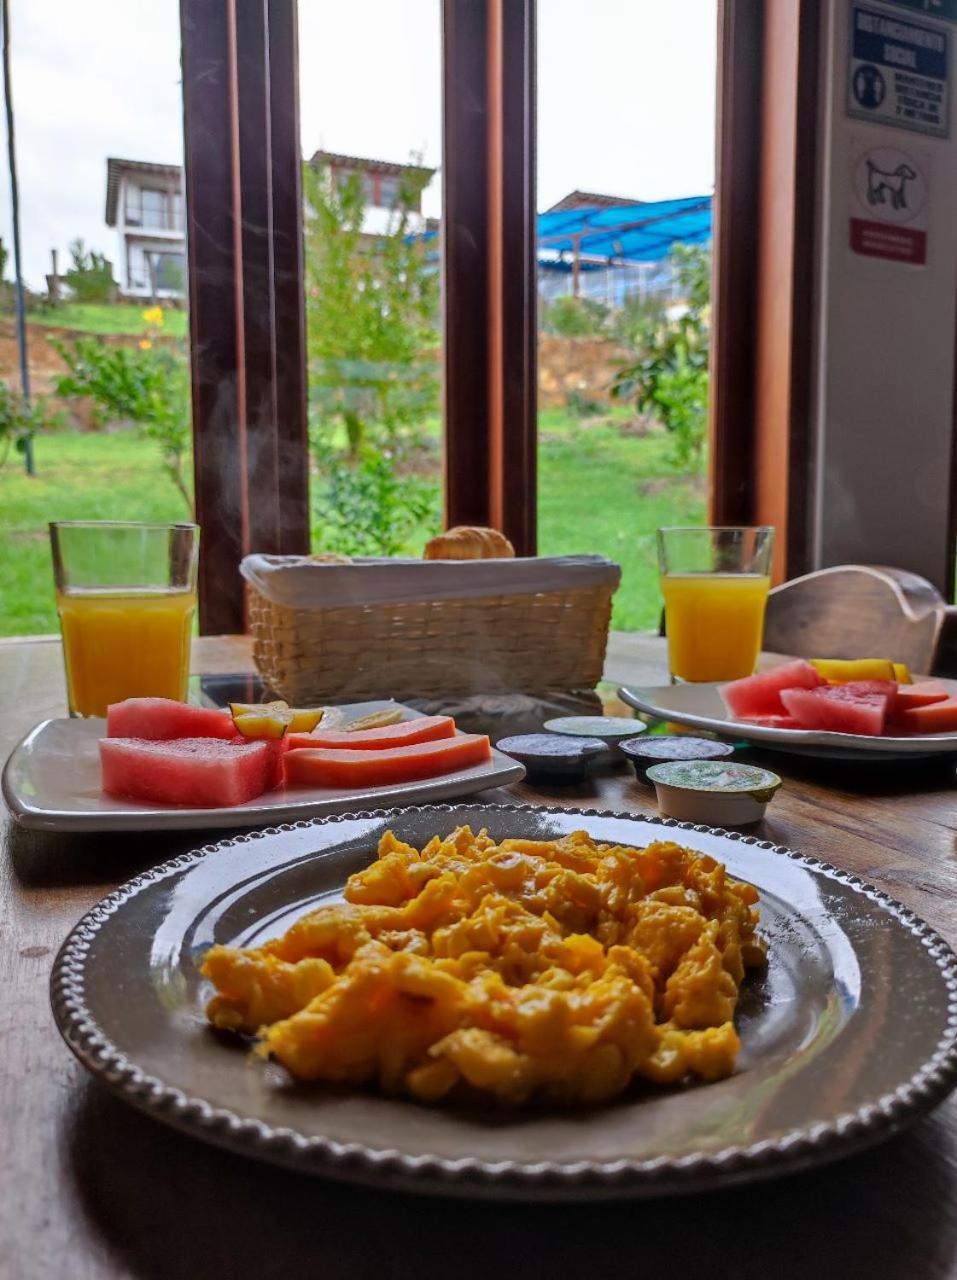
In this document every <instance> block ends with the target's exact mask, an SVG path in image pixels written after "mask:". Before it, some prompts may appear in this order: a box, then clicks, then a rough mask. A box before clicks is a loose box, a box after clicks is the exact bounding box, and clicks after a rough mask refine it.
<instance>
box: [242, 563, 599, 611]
mask: <svg viewBox="0 0 957 1280" xmlns="http://www.w3.org/2000/svg"><path fill="white" fill-rule="evenodd" d="M240 572H241V573H242V575H243V577H244V578H245V579H246V580H247V582H250V583H251V584H252V585H253V586H254V587H255V588H256V589H257V590H258V591H260V592H261V593H262V594H263V595H264V596H265V597H266V598H267V599H268V600H271V601H272V602H273V603H274V604H281V605H286V606H287V607H288V608H292V609H315V608H324V609H330V608H338V607H341V606H344V605H369V604H411V603H413V602H415V601H418V600H441V599H449V598H453V597H454V598H462V597H463V596H466V597H476V596H507V595H529V594H534V593H538V592H547V591H568V590H570V589H574V588H575V587H594V586H604V585H607V586H613V587H616V586H617V585H618V582H619V580H620V579H621V569H620V568H619V566H618V565H617V564H615V563H614V561H613V560H607V559H605V557H604V556H530V557H528V558H516V559H514V560H399V559H393V560H389V559H373V558H369V559H356V560H355V561H354V562H353V563H352V564H321V563H317V562H316V561H314V560H310V559H309V557H308V556H264V555H249V556H246V557H245V559H244V560H243V561H242V563H241V565H240Z"/></svg>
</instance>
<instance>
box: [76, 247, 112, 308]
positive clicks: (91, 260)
mask: <svg viewBox="0 0 957 1280" xmlns="http://www.w3.org/2000/svg"><path fill="white" fill-rule="evenodd" d="M69 249H70V259H71V261H72V264H73V265H72V266H71V267H70V268H69V270H68V271H67V273H66V276H65V277H64V278H65V280H66V283H67V284H68V285H69V286H70V289H71V290H72V292H73V296H74V298H75V299H76V300H77V302H109V301H110V299H111V298H112V296H113V290H114V288H115V285H114V283H113V269H112V267H111V266H110V264H109V263H108V262H107V260H106V258H105V257H104V256H103V254H102V253H97V252H96V251H95V250H89V251H87V248H86V246H85V245H84V243H83V241H82V240H81V239H79V238H77V239H76V240H72V241H71V242H70V245H69Z"/></svg>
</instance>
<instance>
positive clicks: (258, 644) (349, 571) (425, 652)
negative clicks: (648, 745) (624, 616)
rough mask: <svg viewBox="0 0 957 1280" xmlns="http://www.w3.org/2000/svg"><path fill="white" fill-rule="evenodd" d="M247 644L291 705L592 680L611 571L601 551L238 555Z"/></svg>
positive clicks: (540, 688)
mask: <svg viewBox="0 0 957 1280" xmlns="http://www.w3.org/2000/svg"><path fill="white" fill-rule="evenodd" d="M241 572H242V574H243V577H244V578H245V579H246V582H247V589H248V605H249V626H250V630H251V632H252V636H253V656H254V658H255V662H256V666H257V668H258V670H259V673H260V675H261V676H262V677H263V679H264V680H265V682H266V683H267V685H269V687H270V688H271V689H273V690H275V692H276V693H277V694H279V695H280V697H283V698H285V699H286V700H287V701H289V702H291V703H292V704H293V705H308V704H311V703H322V702H348V701H360V700H362V699H371V698H382V697H393V698H396V699H399V700H402V699H408V698H419V699H422V698H426V699H428V698H433V699H443V698H448V697H460V696H463V695H469V694H476V693H482V694H486V693H523V694H531V695H539V694H544V693H546V692H553V691H555V690H569V689H575V690H580V689H592V688H594V686H595V685H596V684H597V683H598V681H599V680H600V679H601V675H602V668H603V666H604V660H605V646H606V643H607V639H608V625H609V621H610V618H611V600H612V596H613V595H614V592H615V590H616V588H617V586H618V583H619V581H620V578H621V570H620V569H619V567H618V565H616V564H614V563H613V562H612V561H610V560H606V559H604V558H603V557H601V556H559V557H551V558H549V557H541V558H537V557H536V558H529V559H514V560H475V561H466V562H448V561H422V560H374V559H367V560H357V561H355V562H354V563H352V564H347V565H342V564H321V563H316V562H314V561H311V560H310V559H309V557H294V556H258V555H257V556H247V557H246V558H245V559H244V560H243V562H242V566H241Z"/></svg>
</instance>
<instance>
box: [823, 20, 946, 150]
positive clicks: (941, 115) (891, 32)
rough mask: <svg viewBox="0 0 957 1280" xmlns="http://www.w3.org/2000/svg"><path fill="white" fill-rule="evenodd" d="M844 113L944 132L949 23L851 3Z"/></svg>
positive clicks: (936, 134)
mask: <svg viewBox="0 0 957 1280" xmlns="http://www.w3.org/2000/svg"><path fill="white" fill-rule="evenodd" d="M847 114H848V115H849V116H854V117H855V118H856V119H858V120H869V121H871V122H872V123H874V124H891V125H895V126H896V127H897V128H899V129H911V130H912V131H913V132H915V133H926V134H930V135H931V136H932V137H937V138H946V137H948V136H949V133H950V32H949V31H948V30H947V28H946V27H940V26H937V25H935V24H932V23H929V22H918V21H916V20H915V19H913V18H911V17H909V16H907V17H905V16H904V15H903V14H896V13H891V12H888V11H887V10H885V9H875V8H872V7H871V6H870V5H863V4H854V5H852V6H851V41H850V57H849V59H848V79H847Z"/></svg>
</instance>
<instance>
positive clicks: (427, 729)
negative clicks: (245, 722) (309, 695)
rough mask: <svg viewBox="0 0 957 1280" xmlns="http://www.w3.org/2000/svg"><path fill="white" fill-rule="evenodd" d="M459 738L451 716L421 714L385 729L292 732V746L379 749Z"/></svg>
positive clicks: (330, 748)
mask: <svg viewBox="0 0 957 1280" xmlns="http://www.w3.org/2000/svg"><path fill="white" fill-rule="evenodd" d="M454 737H455V721H454V720H453V719H452V717H451V716H420V717H419V718H418V720H403V721H401V723H399V724H389V725H384V726H383V727H382V728H381V729H354V730H352V731H351V732H349V731H346V732H339V733H334V732H333V731H332V730H331V729H330V730H327V732H325V733H323V731H322V728H321V726H320V728H318V729H314V730H313V732H312V733H291V734H290V735H289V746H290V749H292V748H294V747H326V748H328V749H329V750H332V751H378V750H381V749H382V748H383V747H411V746H414V745H415V743H417V742H435V741H437V740H438V739H440V738H454Z"/></svg>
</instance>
